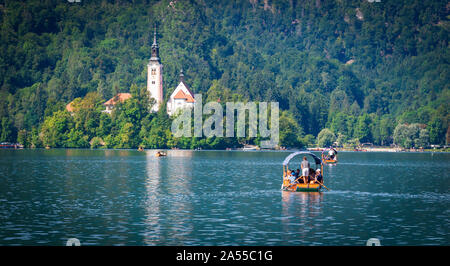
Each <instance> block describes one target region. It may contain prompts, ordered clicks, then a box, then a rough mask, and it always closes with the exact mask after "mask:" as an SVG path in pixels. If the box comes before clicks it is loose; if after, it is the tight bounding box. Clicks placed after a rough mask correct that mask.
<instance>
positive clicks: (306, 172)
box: [300, 156, 310, 183]
mask: <svg viewBox="0 0 450 266" xmlns="http://www.w3.org/2000/svg"><path fill="white" fill-rule="evenodd" d="M309 166H310V165H309V162H308V159H306V156H305V157H303V161H302V163H301V164H300V168H302V176H303V177H304V178H305V180H303V181H304V182H305V183H308V182H309V178H308V177H309Z"/></svg>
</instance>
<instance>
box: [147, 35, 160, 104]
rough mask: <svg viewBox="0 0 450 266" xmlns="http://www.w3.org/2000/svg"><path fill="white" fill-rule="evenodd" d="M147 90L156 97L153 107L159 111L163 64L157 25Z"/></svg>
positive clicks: (148, 68) (148, 65)
mask: <svg viewBox="0 0 450 266" xmlns="http://www.w3.org/2000/svg"><path fill="white" fill-rule="evenodd" d="M147 91H148V92H149V93H150V97H151V98H153V99H155V104H154V105H153V107H152V111H153V112H157V111H158V110H159V107H160V105H161V103H162V102H163V65H162V64H161V61H160V58H159V46H158V43H157V42H156V27H155V32H154V35H153V44H152V54H151V57H150V61H149V62H148V64H147Z"/></svg>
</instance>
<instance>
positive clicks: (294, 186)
mask: <svg viewBox="0 0 450 266" xmlns="http://www.w3.org/2000/svg"><path fill="white" fill-rule="evenodd" d="M298 155H304V156H310V157H312V158H313V159H314V162H315V164H316V169H315V170H314V169H312V168H310V172H311V173H312V172H314V173H315V172H316V171H317V170H318V169H320V173H323V164H322V160H321V159H320V158H319V157H317V156H316V155H315V154H313V153H310V152H303V151H299V152H294V153H292V154H290V155H289V156H288V157H286V159H284V161H283V183H282V185H281V190H283V191H290V192H319V191H320V189H321V188H322V187H324V188H326V189H328V188H327V187H326V186H325V185H324V184H323V177H322V182H320V180H315V179H314V178H313V177H311V175H310V176H308V177H304V176H300V177H298V178H297V179H296V181H297V180H299V182H296V181H294V182H292V181H291V180H290V179H289V175H290V173H291V171H292V170H289V162H290V161H291V160H292V159H293V158H294V157H295V156H298ZM311 170H312V171H311ZM310 179H311V181H309V180H310ZM305 180H306V182H305ZM302 181H303V182H302Z"/></svg>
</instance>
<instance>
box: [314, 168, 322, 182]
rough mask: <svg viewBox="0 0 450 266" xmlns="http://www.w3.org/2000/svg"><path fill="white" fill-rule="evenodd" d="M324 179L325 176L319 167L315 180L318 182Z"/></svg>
mask: <svg viewBox="0 0 450 266" xmlns="http://www.w3.org/2000/svg"><path fill="white" fill-rule="evenodd" d="M322 180H323V176H322V174H321V173H320V169H317V170H316V177H315V181H316V183H322Z"/></svg>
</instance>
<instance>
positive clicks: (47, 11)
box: [0, 0, 450, 149]
mask: <svg viewBox="0 0 450 266" xmlns="http://www.w3.org/2000/svg"><path fill="white" fill-rule="evenodd" d="M449 11H450V4H449V3H448V2H447V1H430V0H381V2H372V3H371V2H369V1H364V0H360V1H349V0H335V1H330V0H305V1H300V0H289V1H282V0H234V1H233V0H222V1H219V0H215V1H209V0H196V1H194V0H185V1H183V0H173V1H164V0H163V1H151V0H135V1H121V0H99V1H95V0H92V1H88V0H81V2H80V3H76V2H74V3H71V2H69V1H64V0H44V1H37V0H36V1H23V2H22V1H20V2H19V1H14V0H12V1H7V0H0V21H1V31H0V39H1V41H0V122H1V123H0V142H5V141H7V142H19V143H22V144H24V145H25V146H27V147H43V146H50V147H93V148H97V147H108V148H136V147H138V146H144V147H146V148H171V147H178V148H199V147H200V148H215V149H221V148H225V147H236V146H239V145H242V143H250V144H258V141H259V139H258V138H256V139H227V138H209V139H205V138H191V139H187V138H178V139H177V138H174V137H173V136H172V134H171V132H170V125H171V118H169V117H168V116H167V115H166V114H165V113H164V112H159V113H150V112H149V111H148V110H149V109H148V105H149V104H151V103H149V101H148V95H147V94H146V91H145V86H146V74H147V73H146V71H147V68H146V64H147V62H148V60H149V58H150V46H151V44H152V41H153V39H152V38H153V28H154V26H156V27H157V29H158V34H157V36H158V43H159V46H160V56H161V61H162V63H163V64H164V82H165V83H164V96H165V98H166V99H167V97H168V96H169V95H170V93H171V92H172V91H173V90H174V89H175V87H176V85H177V83H178V73H179V71H180V69H183V70H184V73H185V80H186V82H187V83H188V84H189V86H190V87H191V89H192V90H193V91H194V92H195V93H202V94H203V98H204V99H207V100H214V101H215V100H217V99H218V98H220V100H221V102H226V101H234V100H239V101H246V100H249V101H266V102H270V101H277V102H279V105H280V109H281V110H282V111H281V112H280V145H281V146H287V147H294V148H301V147H304V146H306V145H320V146H328V145H331V144H333V143H334V142H338V143H339V145H348V146H355V145H358V144H359V143H373V144H375V145H384V146H388V145H391V144H397V145H400V146H402V147H407V148H410V147H426V146H428V145H429V144H439V145H446V144H448V142H449V139H450V125H449V111H450V110H449V102H450V90H449V83H450V82H449V77H450V68H449V60H450V52H449V46H448V38H449V30H450V21H449V19H450V16H449V14H450V12H449ZM118 92H130V93H131V94H132V95H133V98H132V99H130V100H128V101H126V102H124V103H123V104H120V106H117V107H116V108H115V111H114V112H113V113H112V114H111V115H108V114H106V113H102V112H101V110H102V109H103V106H102V103H103V102H104V101H105V100H108V99H110V98H111V97H112V96H114V95H116V94H117V93H118ZM74 99H76V101H75V103H76V108H75V112H74V114H73V115H71V114H70V113H69V112H67V111H66V110H65V106H66V104H67V103H69V102H71V101H73V100H74Z"/></svg>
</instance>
